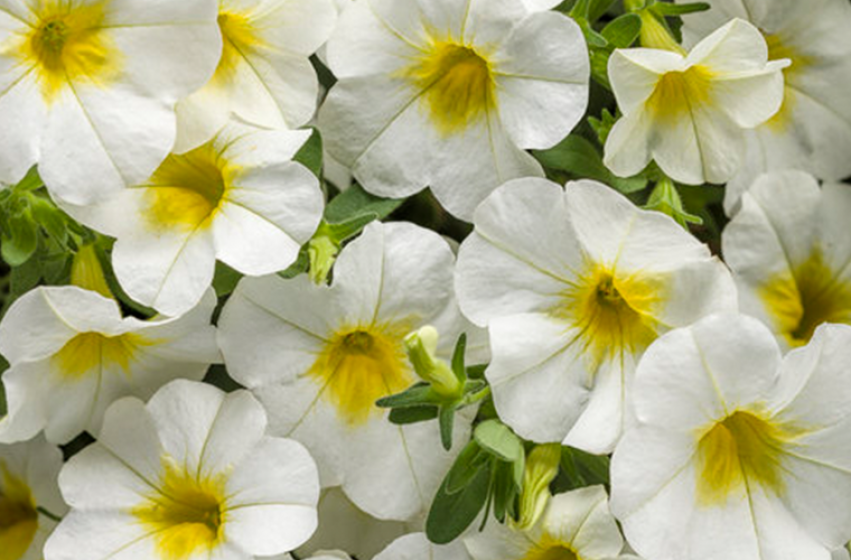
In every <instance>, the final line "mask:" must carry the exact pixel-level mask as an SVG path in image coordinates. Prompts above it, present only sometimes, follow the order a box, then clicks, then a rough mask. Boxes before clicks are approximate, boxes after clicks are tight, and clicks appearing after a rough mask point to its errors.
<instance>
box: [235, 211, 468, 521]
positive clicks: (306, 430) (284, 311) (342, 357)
mask: <svg viewBox="0 0 851 560" xmlns="http://www.w3.org/2000/svg"><path fill="white" fill-rule="evenodd" d="M454 260H455V259H454V255H453V254H452V251H451V250H450V248H449V245H448V244H447V243H446V242H445V241H444V240H443V239H441V238H440V236H438V235H437V234H436V233H434V232H431V231H429V230H425V229H423V228H420V227H418V226H414V225H411V224H407V223H393V224H380V223H373V224H370V225H369V226H367V228H366V229H365V230H364V233H363V234H362V235H361V237H359V238H358V239H356V240H355V241H353V242H352V243H351V244H349V245H348V246H347V247H346V248H345V249H344V250H343V251H342V253H341V254H340V257H339V259H338V260H337V263H336V265H335V267H334V271H333V275H334V282H333V284H332V285H331V286H330V287H329V286H317V285H315V284H313V283H312V282H311V281H310V279H309V278H308V277H307V276H306V275H301V276H298V277H296V278H294V279H292V280H284V279H282V278H280V277H278V276H269V277H264V278H256V279H255V278H247V279H244V280H243V281H242V282H240V284H239V286H238V287H237V289H236V291H235V292H234V293H233V295H232V296H231V298H230V300H229V301H228V303H227V305H226V306H225V309H224V310H223V312H222V316H221V319H220V322H219V325H220V332H219V335H220V336H219V344H220V346H221V348H222V353H223V354H224V357H225V363H226V364H227V367H228V371H229V372H230V373H231V374H232V375H233V377H234V379H236V380H237V381H239V382H240V383H242V384H243V385H245V386H247V387H248V388H250V389H251V390H252V391H253V392H254V393H255V394H256V395H257V396H258V397H259V398H260V400H261V401H263V403H264V404H265V405H266V407H267V409H268V410H269V414H270V418H271V429H272V430H273V433H276V434H280V435H285V436H287V437H294V438H296V439H298V440H299V441H301V442H303V443H304V444H305V445H306V446H307V447H308V449H310V450H311V453H312V454H313V456H314V457H316V460H317V462H318V463H319V468H320V472H321V473H322V477H323V486H325V487H328V486H336V485H342V487H343V491H344V492H345V493H346V495H347V496H348V497H349V498H350V499H351V500H352V501H353V502H354V503H355V505H357V506H358V507H360V508H361V509H362V510H364V511H365V512H367V513H369V514H370V515H373V516H375V517H378V518H381V519H396V520H400V521H405V520H408V519H411V518H413V517H414V516H416V515H418V514H420V513H421V512H423V511H424V510H425V509H426V508H427V507H428V505H429V504H430V502H431V499H432V496H433V495H434V492H435V491H436V490H437V488H438V486H439V485H440V482H441V480H442V478H443V476H444V475H445V474H446V471H447V470H448V468H449V466H450V464H451V463H452V460H453V456H454V454H455V453H457V451H458V450H459V447H460V445H462V444H461V442H462V441H466V439H465V438H467V437H468V435H469V428H470V426H469V424H468V423H467V422H462V421H460V418H459V421H458V422H457V425H456V429H455V445H454V446H453V450H454V451H453V453H446V452H444V451H443V449H442V447H441V444H440V437H439V430H438V425H437V422H436V421H430V422H422V423H418V424H411V425H405V426H397V425H394V424H392V423H390V422H389V421H388V419H387V414H388V413H387V411H386V410H384V409H380V408H378V407H376V406H375V401H376V400H378V399H380V398H382V397H385V396H388V395H390V394H393V393H398V392H401V391H403V390H405V389H407V388H408V387H409V386H411V385H413V384H414V383H415V382H416V381H417V379H416V376H415V374H414V372H413V371H412V368H411V366H410V364H409V362H408V359H407V357H406V355H405V350H404V345H403V343H404V338H405V336H406V335H408V334H409V333H411V332H413V331H415V330H417V329H419V328H421V327H422V326H424V325H434V326H435V327H437V329H438V331H439V332H440V341H441V343H442V344H441V347H440V349H439V351H440V352H441V355H442V356H446V355H447V354H449V353H451V351H452V348H453V347H454V344H455V341H456V340H457V338H458V336H459V334H460V332H461V329H462V323H461V320H460V313H459V312H458V309H457V304H456V303H455V298H454V291H453V289H452V274H453V270H454Z"/></svg>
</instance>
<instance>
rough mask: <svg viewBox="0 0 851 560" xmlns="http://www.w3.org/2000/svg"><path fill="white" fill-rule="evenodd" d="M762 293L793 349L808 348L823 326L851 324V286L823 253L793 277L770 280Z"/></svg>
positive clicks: (769, 311) (781, 276)
mask: <svg viewBox="0 0 851 560" xmlns="http://www.w3.org/2000/svg"><path fill="white" fill-rule="evenodd" d="M758 293H759V295H760V298H761V299H762V301H763V304H764V305H765V308H766V310H767V311H768V313H769V315H770V316H771V317H772V318H773V319H774V321H775V325H776V327H775V329H776V330H778V331H779V332H780V333H781V334H782V335H783V336H784V338H785V339H786V340H787V342H788V343H789V345H790V346H793V347H796V346H803V345H805V344H807V343H808V342H809V341H810V339H811V338H812V336H813V334H814V333H815V330H816V328H817V327H818V326H819V325H821V324H822V323H845V324H851V283H849V282H847V281H844V280H842V279H840V278H838V277H837V274H836V272H834V271H833V270H832V269H831V267H830V266H829V265H828V264H827V263H826V262H825V260H824V257H823V255H822V253H821V251H819V250H816V251H814V252H813V253H812V255H811V256H810V258H809V259H808V260H807V261H806V262H804V263H803V264H801V265H799V266H798V267H796V268H795V269H794V270H793V271H792V273H791V275H790V274H789V273H788V272H784V273H781V274H778V275H776V276H774V277H773V278H771V279H769V280H768V282H766V283H765V284H764V285H763V286H762V287H761V288H760V289H759V292H758Z"/></svg>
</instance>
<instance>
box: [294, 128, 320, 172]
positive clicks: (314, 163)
mask: <svg viewBox="0 0 851 560" xmlns="http://www.w3.org/2000/svg"><path fill="white" fill-rule="evenodd" d="M311 130H312V131H313V132H312V134H311V135H310V138H308V139H307V142H305V143H304V145H303V146H302V147H301V148H299V150H298V152H296V154H295V156H293V161H295V162H297V163H300V164H302V165H303V166H305V167H306V168H308V169H309V170H310V171H311V173H313V174H314V175H316V177H318V178H320V179H321V178H322V165H323V149H322V135H321V134H320V133H319V130H318V129H316V128H313V129H311Z"/></svg>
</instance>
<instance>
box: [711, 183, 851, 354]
mask: <svg viewBox="0 0 851 560" xmlns="http://www.w3.org/2000/svg"><path fill="white" fill-rule="evenodd" d="M849 215H851V186H848V185H842V184H839V183H835V184H826V185H824V187H819V184H818V182H817V181H816V180H815V178H813V177H812V176H811V175H808V174H807V173H805V172H803V171H781V172H776V173H770V174H767V175H762V176H761V177H759V179H757V181H756V182H755V183H754V184H753V186H752V187H751V188H750V189H749V190H748V191H747V192H746V193H745V194H744V195H743V196H742V200H741V210H740V211H739V213H738V214H736V216H735V217H734V218H733V220H732V221H731V222H730V224H729V225H728V226H727V227H726V228H725V230H724V233H723V236H722V241H723V249H724V258H725V260H726V262H727V264H728V265H729V266H730V268H731V269H732V271H733V276H734V278H735V279H736V282H737V284H738V287H739V301H740V305H741V308H742V311H743V312H745V313H747V314H749V315H752V316H754V317H757V318H759V319H761V320H762V321H763V322H764V323H765V324H766V325H768V326H769V328H770V329H771V330H772V331H773V332H774V334H775V335H776V336H777V338H778V341H779V342H780V344H781V345H782V346H783V347H784V348H785V349H788V348H793V347H797V346H802V345H804V344H806V343H807V342H809V341H810V338H812V336H813V333H814V332H815V331H816V328H818V326H819V325H821V324H823V323H845V324H851V271H849V270H848V263H849V262H851V222H849V221H848V216H849Z"/></svg>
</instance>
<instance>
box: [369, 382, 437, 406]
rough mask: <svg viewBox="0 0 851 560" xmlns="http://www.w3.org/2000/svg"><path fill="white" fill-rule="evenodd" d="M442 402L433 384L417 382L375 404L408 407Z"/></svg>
mask: <svg viewBox="0 0 851 560" xmlns="http://www.w3.org/2000/svg"><path fill="white" fill-rule="evenodd" d="M438 402H440V401H439V400H438V399H436V398H435V396H434V392H433V391H432V390H431V385H429V384H428V383H424V382H421V383H417V384H416V385H413V386H411V387H409V388H408V389H406V390H404V391H402V392H401V393H396V394H395V395H390V396H389V397H384V398H381V399H378V400H377V401H376V402H375V406H378V407H380V408H407V407H411V406H422V405H434V404H437V403H438Z"/></svg>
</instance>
